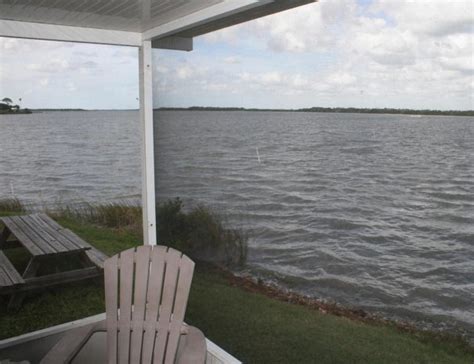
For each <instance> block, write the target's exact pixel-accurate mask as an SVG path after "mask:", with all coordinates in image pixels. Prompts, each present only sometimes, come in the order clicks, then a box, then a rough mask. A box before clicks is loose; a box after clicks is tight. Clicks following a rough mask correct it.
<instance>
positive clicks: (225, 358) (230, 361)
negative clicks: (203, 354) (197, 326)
mask: <svg viewBox="0 0 474 364" xmlns="http://www.w3.org/2000/svg"><path fill="white" fill-rule="evenodd" d="M206 345H207V354H208V359H210V358H209V356H212V357H214V358H216V359H217V360H219V361H220V362H221V363H224V364H242V362H241V361H240V360H238V359H236V358H235V357H233V356H232V355H230V354H229V353H228V352H227V351H225V350H224V349H222V348H220V347H219V346H217V345H216V344H214V343H213V342H212V341H211V340H209V339H206ZM207 362H212V360H207V361H206V363H207Z"/></svg>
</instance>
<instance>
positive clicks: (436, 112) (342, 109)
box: [158, 106, 474, 116]
mask: <svg viewBox="0 0 474 364" xmlns="http://www.w3.org/2000/svg"><path fill="white" fill-rule="evenodd" d="M158 110H170V111H173V110H189V111H282V112H285V111H293V112H328V113H358V114H404V115H450V116H474V110H428V109H423V110H414V109H395V108H383V109H379V108H358V107H310V108H303V109H252V108H244V107H214V106H191V107H187V108H181V107H161V108H159V109H158Z"/></svg>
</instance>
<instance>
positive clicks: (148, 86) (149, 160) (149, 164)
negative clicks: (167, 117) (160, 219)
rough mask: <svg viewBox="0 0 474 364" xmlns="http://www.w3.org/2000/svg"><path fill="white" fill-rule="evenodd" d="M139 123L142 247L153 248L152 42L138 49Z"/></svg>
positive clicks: (147, 42)
mask: <svg viewBox="0 0 474 364" xmlns="http://www.w3.org/2000/svg"><path fill="white" fill-rule="evenodd" d="M138 66H139V69H140V121H141V124H142V143H143V145H142V209H143V243H144V244H148V245H156V212H155V156H154V154H155V149H154V146H153V144H154V136H153V83H152V49H151V41H144V42H143V43H142V45H141V47H140V48H139V57H138Z"/></svg>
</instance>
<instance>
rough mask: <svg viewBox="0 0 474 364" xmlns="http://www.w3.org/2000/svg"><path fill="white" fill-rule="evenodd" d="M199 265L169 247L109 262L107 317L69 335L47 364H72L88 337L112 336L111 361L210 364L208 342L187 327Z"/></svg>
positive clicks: (106, 271) (128, 253)
mask: <svg viewBox="0 0 474 364" xmlns="http://www.w3.org/2000/svg"><path fill="white" fill-rule="evenodd" d="M193 271H194V262H193V261H192V260H191V259H189V258H188V257H187V256H185V255H183V254H182V253H180V252H178V251H177V250H174V249H172V248H167V247H164V246H155V247H151V246H140V247H138V248H132V249H128V250H125V251H123V252H121V253H119V254H117V255H115V256H113V257H111V258H109V259H107V260H106V261H105V264H104V275H105V302H106V303H105V306H106V319H105V320H104V321H102V322H99V323H96V324H92V325H89V326H85V327H81V328H78V329H75V330H73V331H71V332H69V333H68V334H67V335H65V336H64V337H63V338H62V339H61V340H60V341H59V342H58V343H57V344H56V345H55V346H54V347H53V349H52V350H51V351H50V352H49V353H48V354H47V355H46V356H45V357H44V358H43V360H42V361H41V363H44V364H52V363H58V364H59V363H61V364H63V363H69V362H71V361H72V360H73V358H74V357H75V356H76V355H77V354H78V353H79V352H80V350H81V348H82V347H83V346H84V345H85V344H86V342H87V341H88V339H89V338H90V337H91V336H92V334H94V333H95V332H98V331H106V332H107V362H108V363H110V364H115V363H120V364H122V363H131V364H138V363H144V364H145V363H146V364H148V363H165V364H172V363H193V364H194V363H196V364H197V363H204V361H205V359H206V341H205V337H204V335H203V334H202V332H201V331H199V330H198V329H196V328H194V327H192V326H188V325H186V324H185V323H184V322H183V320H184V314H185V311H186V305H187V301H188V295H189V290H190V287H191V280H192V276H193Z"/></svg>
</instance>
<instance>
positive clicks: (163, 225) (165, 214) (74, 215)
mask: <svg viewBox="0 0 474 364" xmlns="http://www.w3.org/2000/svg"><path fill="white" fill-rule="evenodd" d="M48 213H49V214H50V215H52V216H56V217H68V218H71V219H74V220H79V221H84V222H87V223H93V224H98V225H102V226H106V227H110V228H116V229H125V230H128V231H131V232H133V233H136V234H137V235H141V234H142V209H141V207H140V206H138V205H133V204H129V203H126V202H123V201H122V202H116V203H109V204H102V205H90V204H88V205H82V206H65V207H62V208H60V209H58V210H55V211H49V212H48ZM156 213H157V235H158V241H159V244H163V245H168V246H172V247H174V248H176V249H178V250H180V251H182V252H184V253H185V254H187V255H189V256H190V257H191V258H193V259H196V260H202V261H206V262H214V263H220V264H226V265H238V264H243V263H245V260H246V258H247V237H246V236H245V234H244V233H243V232H242V231H240V230H237V229H231V228H228V227H227V226H226V225H225V224H224V219H223V217H222V216H220V215H219V214H217V213H216V212H215V211H213V210H212V209H210V208H209V207H206V206H203V205H199V206H197V207H195V208H193V209H191V210H190V211H189V212H185V211H184V209H183V202H182V201H181V200H180V199H179V198H176V199H174V200H168V201H166V202H164V203H161V204H159V205H158V206H157V211H156Z"/></svg>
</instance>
